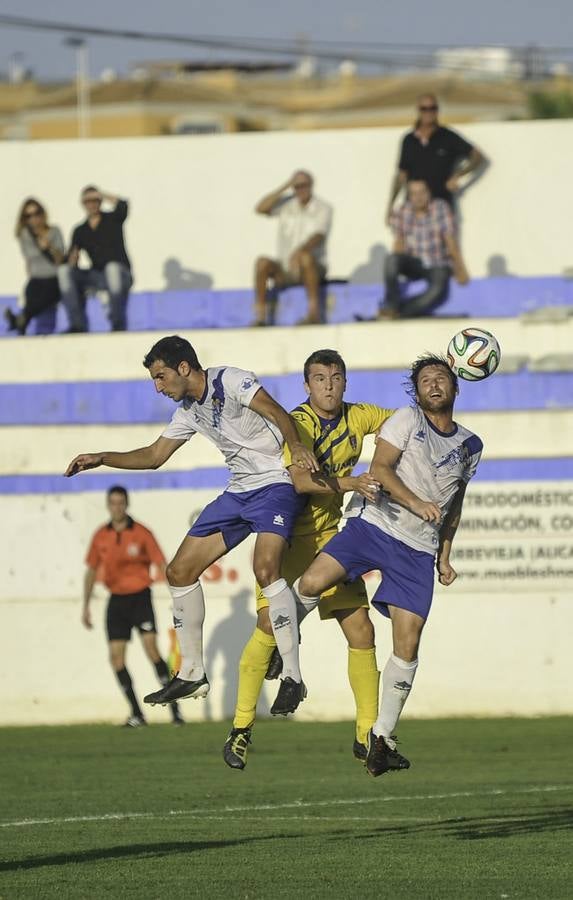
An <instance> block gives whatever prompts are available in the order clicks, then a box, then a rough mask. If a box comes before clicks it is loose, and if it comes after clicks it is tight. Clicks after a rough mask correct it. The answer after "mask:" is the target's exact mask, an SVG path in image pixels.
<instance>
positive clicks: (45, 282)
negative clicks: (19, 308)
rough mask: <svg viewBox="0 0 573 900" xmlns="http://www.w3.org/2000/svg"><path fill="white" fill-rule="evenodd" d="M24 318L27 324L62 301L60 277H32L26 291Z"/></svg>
mask: <svg viewBox="0 0 573 900" xmlns="http://www.w3.org/2000/svg"><path fill="white" fill-rule="evenodd" d="M24 295H25V299H26V302H25V305H24V318H25V323H26V325H27V324H28V322H30V320H31V319H33V318H35V316H39V315H40V313H43V312H45V311H46V310H47V309H51V308H52V306H56V304H58V303H59V302H60V297H61V294H60V286H59V284H58V279H57V278H56V277H55V276H54V278H30V280H29V282H28V284H27V285H26V288H25V291H24Z"/></svg>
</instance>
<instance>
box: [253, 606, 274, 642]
mask: <svg viewBox="0 0 573 900" xmlns="http://www.w3.org/2000/svg"><path fill="white" fill-rule="evenodd" d="M257 628H258V629H259V631H263V632H264V633H265V634H268V635H271V634H272V633H273V626H272V625H271V618H270V616H269V608H268V606H263V608H262V609H259V611H258V613H257Z"/></svg>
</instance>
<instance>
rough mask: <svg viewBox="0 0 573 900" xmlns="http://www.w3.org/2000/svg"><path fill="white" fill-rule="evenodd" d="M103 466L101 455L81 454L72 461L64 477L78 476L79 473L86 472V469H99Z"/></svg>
mask: <svg viewBox="0 0 573 900" xmlns="http://www.w3.org/2000/svg"><path fill="white" fill-rule="evenodd" d="M101 464H102V454H101V453H80V455H79V456H76V457H75V458H74V459H72V461H71V463H70V464H69V466H68V468H67V469H66V471H65V472H64V475H65V476H66V478H70V477H71V476H72V475H77V474H78V472H85V471H86V469H97V467H98V466H101Z"/></svg>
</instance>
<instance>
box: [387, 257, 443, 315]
mask: <svg viewBox="0 0 573 900" xmlns="http://www.w3.org/2000/svg"><path fill="white" fill-rule="evenodd" d="M400 276H402V277H404V278H406V279H407V280H408V281H421V280H423V281H427V283H428V286H427V287H426V289H425V290H423V291H422V293H420V294H416V296H415V297H403V296H402V293H401V291H400ZM450 276H451V270H450V267H449V266H432V267H431V268H427V267H426V266H425V265H424V264H423V262H422V260H421V259H418V258H417V257H416V256H410V255H409V254H407V253H389V254H388V256H387V257H386V259H385V261H384V282H385V285H386V293H385V296H384V308H385V309H389V310H391V311H392V312H397V313H398V314H399V316H400V318H414V317H415V316H426V315H429V314H430V313H431V312H433V311H434V310H435V309H436V308H437V307H438V306H440V304H442V303H443V302H444V300H446V299H447V296H448V292H449V287H450Z"/></svg>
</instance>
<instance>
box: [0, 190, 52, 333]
mask: <svg viewBox="0 0 573 900" xmlns="http://www.w3.org/2000/svg"><path fill="white" fill-rule="evenodd" d="M16 237H17V238H18V241H19V243H20V249H21V250H22V254H23V256H24V260H25V262H26V271H27V274H28V282H27V284H26V287H25V289H24V296H25V304H24V308H23V309H22V310H21V312H18V313H14V312H13V311H12V310H11V309H6V310H4V317H5V319H6V322H7V325H8V328H9V330H10V331H17V332H18V333H19V334H25V333H26V328H27V327H28V324H29V322H30V321H31V320H32V319H33V318H34V317H35V316H39V315H40V314H41V313H43V312H46V310H48V309H52V308H53V307H54V306H56V305H57V303H58V302H59V300H60V288H59V285H58V268H57V267H58V265H59V264H60V263H61V262H62V261H63V259H64V240H63V238H62V232H61V231H60V229H59V228H57V227H56V226H55V225H50V224H49V222H48V214H47V212H46V210H45V208H44V207H43V206H42V204H41V203H39V202H38V200H35V199H34V197H28V199H27V200H24V203H23V204H22V206H21V208H20V212H19V214H18V221H17V223H16Z"/></svg>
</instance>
